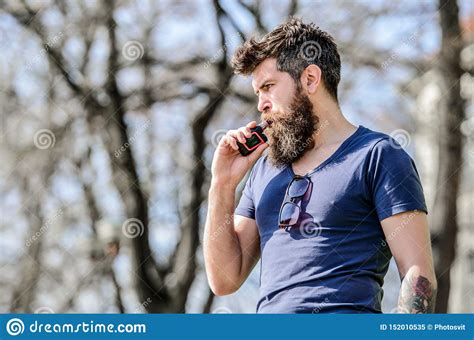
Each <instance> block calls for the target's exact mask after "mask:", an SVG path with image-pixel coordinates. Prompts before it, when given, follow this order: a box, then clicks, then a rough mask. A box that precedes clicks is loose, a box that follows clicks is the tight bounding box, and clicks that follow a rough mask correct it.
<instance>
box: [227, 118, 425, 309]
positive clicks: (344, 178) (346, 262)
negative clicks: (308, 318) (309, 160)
mask: <svg viewBox="0 0 474 340" xmlns="http://www.w3.org/2000/svg"><path fill="white" fill-rule="evenodd" d="M312 172H313V174H312V175H311V176H310V179H311V182H312V185H311V186H310V188H309V189H308V192H307V195H306V196H305V198H304V199H303V200H302V201H301V202H300V203H299V204H300V206H301V213H300V218H299V220H298V223H297V225H296V226H294V227H291V228H287V229H280V228H279V226H278V224H279V221H278V217H279V216H278V215H279V211H280V207H281V204H282V202H283V200H284V197H285V192H286V189H287V186H288V184H289V183H290V181H291V180H292V179H293V177H294V173H293V170H292V167H291V166H290V165H289V166H287V167H284V168H277V167H275V166H274V165H273V164H272V163H271V161H270V160H269V159H268V157H267V156H263V157H261V158H260V159H259V160H258V161H257V163H256V164H255V165H254V167H253V168H252V171H251V173H250V176H249V178H248V180H247V183H246V185H245V188H244V191H243V193H242V197H241V199H240V202H239V204H238V206H237V208H236V210H235V214H237V215H241V216H246V217H249V218H252V219H255V220H256V223H257V226H258V231H259V235H260V249H261V262H260V299H259V301H258V303H257V312H258V313H320V312H321V313H323V312H329V313H358V312H365V313H380V312H381V301H382V296H383V290H382V285H383V280H384V276H385V274H386V273H387V269H388V265H389V262H390V259H391V257H392V254H391V252H390V249H389V247H388V245H387V243H386V240H385V236H384V233H383V230H382V227H381V224H380V221H382V220H383V219H385V218H387V217H389V216H392V215H394V214H398V213H401V212H405V211H414V210H419V211H420V210H421V211H424V212H425V213H427V209H426V204H425V200H424V195H423V189H422V186H421V183H420V179H419V176H418V172H417V170H416V167H415V163H414V162H413V160H412V159H411V158H410V156H409V155H408V154H407V153H406V152H405V151H404V150H403V149H402V148H401V147H400V145H399V144H397V142H396V141H395V140H394V139H392V138H391V137H390V136H388V135H386V134H383V133H379V132H374V131H372V130H370V129H367V128H365V127H363V126H359V128H358V129H357V130H356V132H354V133H353V134H352V135H351V136H350V137H349V138H347V139H346V140H345V141H344V142H343V143H342V144H341V146H340V147H339V148H338V149H337V150H336V152H335V153H334V154H333V155H332V156H331V157H329V158H328V159H327V160H326V161H325V162H323V163H322V164H321V165H319V166H318V167H317V168H315V169H314V170H313V171H312Z"/></svg>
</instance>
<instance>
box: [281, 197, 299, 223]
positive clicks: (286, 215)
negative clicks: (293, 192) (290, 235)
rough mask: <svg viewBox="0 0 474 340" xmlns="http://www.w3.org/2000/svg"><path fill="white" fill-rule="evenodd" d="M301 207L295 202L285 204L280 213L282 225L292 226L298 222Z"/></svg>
mask: <svg viewBox="0 0 474 340" xmlns="http://www.w3.org/2000/svg"><path fill="white" fill-rule="evenodd" d="M299 216H300V207H299V206H297V205H296V204H295V203H292V202H287V203H285V204H284V205H283V207H282V209H281V214H280V225H285V226H292V225H295V224H296V222H298V217H299Z"/></svg>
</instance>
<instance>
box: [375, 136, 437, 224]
mask: <svg viewBox="0 0 474 340" xmlns="http://www.w3.org/2000/svg"><path fill="white" fill-rule="evenodd" d="M367 175H368V182H369V190H370V194H371V197H372V201H373V203H374V205H375V209H376V211H377V215H378V217H379V220H380V221H382V220H383V219H385V218H387V217H390V216H392V215H395V214H399V213H402V212H406V211H413V210H421V211H424V212H425V213H428V210H427V208H426V203H425V197H424V194H423V188H422V186H421V181H420V177H419V175H418V171H417V169H416V166H415V162H414V161H413V159H412V158H411V157H410V156H409V155H408V154H407V153H406V152H405V150H403V148H402V147H401V146H400V145H399V144H398V143H397V142H396V141H395V140H394V139H391V138H390V139H389V138H386V139H382V140H380V141H378V142H377V143H376V144H375V145H374V146H373V148H372V151H371V153H370V156H369V166H368V172H367Z"/></svg>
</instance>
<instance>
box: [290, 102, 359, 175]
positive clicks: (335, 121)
mask: <svg viewBox="0 0 474 340" xmlns="http://www.w3.org/2000/svg"><path fill="white" fill-rule="evenodd" d="M318 104H319V105H315V107H314V108H315V111H316V114H317V115H318V117H319V124H318V129H317V130H316V131H315V132H314V134H313V140H314V143H315V144H314V147H313V148H312V149H309V150H306V152H305V153H304V154H303V156H302V157H301V158H300V159H299V160H298V161H296V162H295V163H293V170H294V171H295V173H298V174H305V173H306V172H308V171H309V170H312V169H314V168H315V167H316V166H318V165H319V164H321V163H322V162H323V161H324V160H325V159H327V158H329V157H330V156H331V155H332V154H333V153H334V152H335V151H336V150H337V148H338V147H339V146H340V145H341V144H342V143H343V142H344V141H345V140H346V139H347V138H348V137H350V136H351V135H352V134H353V133H354V132H355V131H356V130H357V126H355V125H353V124H351V123H350V122H349V121H348V120H347V119H346V118H345V117H344V115H343V114H342V112H341V110H340V108H339V106H338V105H337V103H334V102H329V103H321V102H319V103H318Z"/></svg>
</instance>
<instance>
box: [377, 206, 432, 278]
mask: <svg viewBox="0 0 474 340" xmlns="http://www.w3.org/2000/svg"><path fill="white" fill-rule="evenodd" d="M381 224H382V229H383V231H384V234H385V238H386V239H387V243H388V245H389V247H390V250H391V252H392V255H393V257H394V258H395V261H396V263H397V267H398V271H399V273H400V276H401V277H402V278H403V277H404V276H405V275H406V273H407V271H408V270H409V269H410V268H411V267H413V266H416V267H418V268H419V270H420V275H422V276H424V277H426V278H434V277H435V274H434V269H433V256H432V252H431V240H430V232H429V228H428V221H427V216H426V214H425V213H424V212H422V211H407V212H404V213H400V214H396V215H393V216H390V217H387V218H385V219H384V220H382V221H381Z"/></svg>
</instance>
